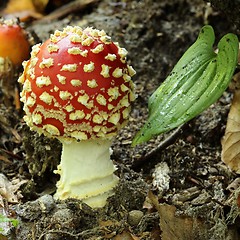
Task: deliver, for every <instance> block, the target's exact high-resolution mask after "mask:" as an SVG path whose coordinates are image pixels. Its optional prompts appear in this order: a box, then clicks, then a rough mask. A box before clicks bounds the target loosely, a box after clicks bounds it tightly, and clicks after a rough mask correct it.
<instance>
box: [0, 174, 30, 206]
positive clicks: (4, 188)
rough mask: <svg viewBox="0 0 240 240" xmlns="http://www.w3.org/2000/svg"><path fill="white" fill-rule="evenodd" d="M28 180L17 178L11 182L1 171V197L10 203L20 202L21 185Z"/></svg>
mask: <svg viewBox="0 0 240 240" xmlns="http://www.w3.org/2000/svg"><path fill="white" fill-rule="evenodd" d="M25 182H26V180H19V179H15V180H13V181H12V182H10V181H9V180H8V179H7V177H6V176H5V175H4V174H2V173H0V199H1V200H2V199H3V198H4V199H6V200H7V201H8V202H9V203H18V200H19V193H18V190H19V187H20V186H21V185H22V184H24V183H25Z"/></svg>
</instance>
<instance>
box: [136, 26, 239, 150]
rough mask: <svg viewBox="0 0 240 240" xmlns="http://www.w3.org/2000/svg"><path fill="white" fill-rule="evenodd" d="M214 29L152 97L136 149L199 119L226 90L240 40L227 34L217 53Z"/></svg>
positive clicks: (205, 29)
mask: <svg viewBox="0 0 240 240" xmlns="http://www.w3.org/2000/svg"><path fill="white" fill-rule="evenodd" d="M214 41H215V35H214V31H213V28H212V27H211V26H209V25H207V26H204V27H203V28H202V29H201V31H200V33H199V36H198V38H197V40H196V42H195V43H194V44H193V45H192V46H191V47H190V48H189V49H188V50H187V51H186V52H185V53H184V54H183V56H182V57H181V59H180V60H179V61H178V63H177V64H176V66H175V67H174V68H173V70H172V72H171V73H170V74H169V76H168V77H167V78H166V80H165V81H164V82H163V83H162V84H161V85H160V87H159V88H158V89H157V90H156V91H155V92H154V93H153V94H152V96H151V97H150V98H149V102H148V109H149V117H148V120H147V122H146V123H145V125H144V126H143V127H142V128H141V129H140V131H139V132H138V133H137V134H136V136H135V138H134V139H133V143H132V145H133V146H135V145H137V144H140V143H142V142H146V141H148V140H149V139H151V138H152V137H154V136H156V135H159V134H161V133H164V132H167V131H170V130H171V129H173V128H176V127H178V126H180V125H181V124H183V123H185V122H187V121H189V120H191V119H192V118H194V117H196V116H197V115H198V114H200V113H201V112H202V111H204V110H205V109H206V108H208V107H209V106H210V105H211V104H212V103H214V102H215V101H216V100H217V99H218V98H219V97H220V96H221V95H222V93H223V92H224V91H225V90H226V88H227V86H228V84H229V82H230V81H231V78H232V75H233V73H234V70H235V68H236V65H237V57H238V38H237V36H236V35H234V34H231V33H229V34H226V35H225V36H223V38H222V39H221V40H220V41H219V44H218V53H217V54H216V53H215V52H214V50H213V44H214Z"/></svg>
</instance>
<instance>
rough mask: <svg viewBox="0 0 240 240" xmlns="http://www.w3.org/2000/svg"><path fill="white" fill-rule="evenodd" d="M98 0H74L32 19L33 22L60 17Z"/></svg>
mask: <svg viewBox="0 0 240 240" xmlns="http://www.w3.org/2000/svg"><path fill="white" fill-rule="evenodd" d="M98 1H99V0H75V1H73V2H70V3H68V4H66V5H63V6H62V7H59V8H57V9H56V10H55V11H53V12H51V13H49V14H48V15H47V16H45V17H43V18H42V19H40V20H36V21H34V23H33V24H36V23H41V22H47V21H52V20H54V19H58V18H62V17H64V16H66V15H67V14H69V13H73V12H77V11H81V10H83V9H84V8H86V7H88V6H89V5H91V4H93V3H96V2H98Z"/></svg>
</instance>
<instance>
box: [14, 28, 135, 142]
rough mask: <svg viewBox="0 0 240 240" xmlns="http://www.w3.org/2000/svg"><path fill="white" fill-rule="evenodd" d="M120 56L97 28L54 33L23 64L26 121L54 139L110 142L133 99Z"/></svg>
mask: <svg viewBox="0 0 240 240" xmlns="http://www.w3.org/2000/svg"><path fill="white" fill-rule="evenodd" d="M126 55H127V51H126V50H125V49H124V48H120V47H119V46H118V43H114V42H112V41H111V38H110V37H109V36H107V35H106V33H105V32H104V31H103V30H102V31H100V30H97V29H92V28H86V29H84V30H83V29H82V28H80V27H70V26H68V27H66V28H65V29H63V31H58V30H57V31H55V33H54V34H53V35H51V37H50V39H49V40H47V41H46V42H45V43H43V44H42V45H41V44H38V45H35V46H34V47H33V49H32V52H31V58H30V60H29V61H26V62H25V63H24V64H23V65H24V72H23V74H22V76H21V77H20V79H19V82H21V83H23V91H22V93H21V100H22V101H23V103H24V110H25V112H26V116H25V117H24V119H25V121H26V123H27V124H28V125H29V126H30V127H31V128H32V129H34V130H36V131H38V132H39V133H43V134H45V135H47V136H54V137H58V138H64V139H77V140H86V139H97V138H111V137H112V136H113V135H115V134H116V132H117V131H118V130H119V129H120V128H121V127H122V126H124V125H125V123H126V121H127V119H128V117H129V112H130V103H131V102H132V101H133V100H134V99H135V95H134V93H133V88H134V85H133V83H132V81H131V77H132V76H133V75H134V74H135V71H134V70H133V68H132V67H131V66H129V65H127V63H126Z"/></svg>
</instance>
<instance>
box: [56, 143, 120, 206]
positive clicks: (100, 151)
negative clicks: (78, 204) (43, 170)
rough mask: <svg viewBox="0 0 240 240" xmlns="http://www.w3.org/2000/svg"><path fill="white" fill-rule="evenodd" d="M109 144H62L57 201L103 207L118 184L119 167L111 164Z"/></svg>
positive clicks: (57, 171)
mask: <svg viewBox="0 0 240 240" xmlns="http://www.w3.org/2000/svg"><path fill="white" fill-rule="evenodd" d="M110 145H111V141H109V140H84V141H81V142H76V141H74V142H71V143H65V142H63V150H62V157H61V162H60V164H59V166H58V169H57V170H56V171H55V173H56V174H59V175H60V180H59V181H58V182H57V191H56V194H55V196H54V197H55V199H59V200H64V199H67V198H75V199H81V200H82V201H83V202H85V203H86V204H88V205H89V206H91V207H92V208H98V207H103V206H104V205H105V204H106V201H107V198H108V197H109V196H111V195H113V193H114V192H113V188H114V187H115V186H116V185H117V183H118V177H117V176H116V175H114V171H115V170H116V167H115V166H114V164H113V162H112V161H111V160H110V154H111V150H110Z"/></svg>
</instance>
